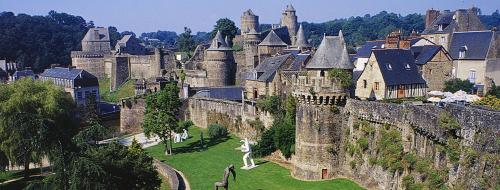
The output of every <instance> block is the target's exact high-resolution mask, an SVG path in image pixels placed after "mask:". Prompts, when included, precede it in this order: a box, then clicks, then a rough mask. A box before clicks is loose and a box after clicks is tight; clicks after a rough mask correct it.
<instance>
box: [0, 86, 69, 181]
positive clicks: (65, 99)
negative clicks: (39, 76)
mask: <svg viewBox="0 0 500 190" xmlns="http://www.w3.org/2000/svg"><path fill="white" fill-rule="evenodd" d="M74 110H75V106H74V103H73V100H72V99H71V97H70V96H69V95H68V94H67V93H66V92H64V91H63V90H62V89H60V88H58V87H56V86H54V85H53V84H51V83H47V82H41V81H38V80H32V79H28V78H26V79H22V80H19V81H16V82H14V83H12V84H9V85H0V149H1V150H2V151H3V152H5V154H6V156H7V157H8V159H9V160H10V161H11V162H12V163H14V164H15V165H20V166H24V170H25V177H28V175H29V174H28V170H29V164H30V163H33V162H35V163H36V162H39V161H40V158H41V157H42V156H43V155H50V154H55V152H57V150H61V149H66V148H67V146H68V144H70V141H71V137H72V136H74V134H75V133H76V130H77V128H76V127H75V126H76V125H75V123H74V117H73V113H74Z"/></svg>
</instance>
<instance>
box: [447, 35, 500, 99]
mask: <svg viewBox="0 0 500 190" xmlns="http://www.w3.org/2000/svg"><path fill="white" fill-rule="evenodd" d="M499 45H500V38H499V37H498V32H495V31H474V32H455V33H453V35H452V41H451V44H450V51H449V52H450V55H451V57H452V58H453V72H452V74H453V76H454V77H456V78H460V79H463V80H469V81H470V82H471V83H474V84H475V87H476V90H477V92H478V93H479V94H481V93H483V92H486V91H487V90H488V89H489V88H490V87H491V84H492V83H493V82H494V83H495V84H500V59H499V58H500V52H499V51H500V47H499Z"/></svg>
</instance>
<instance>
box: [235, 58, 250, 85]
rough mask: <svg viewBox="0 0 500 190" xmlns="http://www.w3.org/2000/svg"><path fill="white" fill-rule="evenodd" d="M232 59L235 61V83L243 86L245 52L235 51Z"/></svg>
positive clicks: (245, 70)
mask: <svg viewBox="0 0 500 190" xmlns="http://www.w3.org/2000/svg"><path fill="white" fill-rule="evenodd" d="M234 61H235V62H236V81H235V84H236V85H240V86H243V85H244V84H245V79H246V73H247V68H246V67H245V52H244V51H235V52H234Z"/></svg>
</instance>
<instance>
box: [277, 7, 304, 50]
mask: <svg viewBox="0 0 500 190" xmlns="http://www.w3.org/2000/svg"><path fill="white" fill-rule="evenodd" d="M295 12H296V11H295V8H293V6H292V5H291V4H290V5H287V6H286V8H285V12H283V16H282V17H281V23H280V24H281V26H286V27H287V28H288V33H289V34H290V38H291V39H290V40H291V41H292V45H293V44H295V41H296V39H297V29H298V28H299V24H298V22H297V15H296V14H295Z"/></svg>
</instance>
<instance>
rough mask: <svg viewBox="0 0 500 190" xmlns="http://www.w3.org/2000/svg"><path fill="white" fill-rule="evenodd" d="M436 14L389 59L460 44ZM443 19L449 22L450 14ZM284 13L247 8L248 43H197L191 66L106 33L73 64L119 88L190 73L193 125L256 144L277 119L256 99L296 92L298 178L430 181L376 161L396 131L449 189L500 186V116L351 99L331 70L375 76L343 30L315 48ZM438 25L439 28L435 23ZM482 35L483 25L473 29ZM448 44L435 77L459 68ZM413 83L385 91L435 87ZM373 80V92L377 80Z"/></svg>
mask: <svg viewBox="0 0 500 190" xmlns="http://www.w3.org/2000/svg"><path fill="white" fill-rule="evenodd" d="M430 13H431V14H428V15H427V17H426V18H427V20H428V21H427V22H428V23H427V24H428V26H427V29H426V31H427V33H426V34H425V35H427V36H428V39H423V38H422V39H421V38H403V37H401V36H400V34H397V35H396V34H391V35H389V37H388V40H386V41H385V46H386V47H388V48H392V49H397V50H390V51H389V50H388V51H386V52H385V53H386V54H384V55H387V56H386V57H387V58H390V56H389V55H390V54H389V53H394V52H396V53H400V52H403V53H404V51H409V50H402V49H405V48H406V49H410V45H412V44H424V45H429V44H428V43H429V42H430V40H429V39H436V40H437V39H438V38H439V39H444V40H446V41H448V40H449V39H450V38H452V36H451V35H448V36H446V38H440V37H439V36H442V35H445V34H442V33H444V32H443V31H442V27H443V26H441V25H439V26H438V25H433V24H431V23H438V24H440V23H441V20H439V18H441V17H439V13H436V12H435V11H431V12H430ZM443 14H444V15H445V16H446V15H447V14H449V12H445V13H443ZM281 16H282V18H281V22H280V23H279V24H275V25H273V27H272V29H270V30H265V31H262V30H261V29H260V28H259V16H257V15H256V14H255V13H253V12H252V11H251V10H247V11H245V12H243V15H242V16H241V27H240V28H241V34H240V35H239V36H236V38H235V39H227V38H226V37H225V36H222V34H221V33H220V32H219V33H217V34H216V36H215V37H214V38H213V39H212V41H211V43H210V44H207V45H200V46H198V47H197V48H196V50H195V52H194V55H193V57H192V58H190V59H189V60H187V61H185V62H181V61H177V60H175V56H174V52H171V51H169V50H164V49H154V50H153V51H149V50H146V49H145V48H144V47H143V46H142V45H141V44H140V43H139V42H138V41H137V39H135V38H134V37H132V36H125V37H123V39H121V40H120V41H118V43H117V45H116V46H115V48H114V49H112V48H111V46H110V40H109V33H108V31H107V29H105V28H93V29H90V30H89V31H88V33H87V34H86V35H85V37H84V39H83V40H82V51H75V52H72V53H71V57H72V60H73V66H76V67H77V68H82V69H85V70H87V71H88V72H90V73H92V74H94V75H95V76H97V77H98V78H110V80H111V86H110V88H111V89H112V90H113V89H116V88H117V87H118V86H119V85H121V84H122V83H123V82H124V81H126V80H129V79H150V78H156V77H165V76H173V77H174V78H175V77H177V76H179V73H180V72H184V73H185V80H184V81H183V83H184V84H183V88H184V91H183V92H184V93H185V96H189V98H187V101H186V104H185V105H184V107H183V112H184V113H183V115H184V117H185V118H186V119H190V120H192V121H193V122H194V123H195V124H196V125H197V126H200V127H207V126H208V125H209V124H212V123H219V124H222V125H225V126H226V127H228V129H229V130H230V131H231V132H233V133H235V134H236V135H238V136H239V137H242V138H245V137H246V138H249V139H253V140H256V139H258V138H259V137H258V136H259V135H260V134H261V133H262V129H258V128H256V127H255V126H254V125H253V124H252V123H254V122H255V121H256V120H260V121H261V122H262V123H263V124H264V126H265V128H269V127H270V126H271V124H272V122H273V121H272V120H273V119H272V117H271V114H270V113H265V112H263V111H262V110H259V109H258V107H257V106H256V103H257V101H258V100H260V99H262V98H264V97H266V96H293V97H295V99H296V100H297V108H296V135H295V153H294V154H293V155H292V158H291V159H290V160H286V162H288V163H289V164H290V165H291V168H292V171H291V173H292V176H293V177H295V178H298V179H302V180H323V179H332V178H349V179H352V180H354V181H356V182H357V183H359V184H361V185H363V186H364V187H366V188H368V189H404V183H406V182H407V181H406V180H405V179H408V178H407V176H411V177H413V178H412V179H414V180H415V182H416V183H419V182H423V181H425V180H426V179H427V178H429V174H425V173H424V172H423V171H408V170H403V171H398V170H396V171H393V170H390V169H389V168H387V167H383V166H381V165H378V164H377V163H378V161H377V160H384V159H385V158H384V157H383V156H384V155H383V151H382V150H383V147H380V146H379V144H380V143H381V141H380V140H381V139H382V138H385V135H386V133H387V131H395V134H397V135H396V137H394V138H396V139H400V140H399V141H398V143H401V146H402V152H404V153H405V154H406V153H413V154H415V155H417V156H418V157H421V158H425V159H426V160H428V162H429V165H430V166H429V167H430V168H439V170H438V169H436V171H447V173H446V174H445V175H442V180H443V183H446V185H447V186H449V187H452V188H456V189H461V188H463V189H481V188H482V187H490V185H491V184H492V183H497V182H498V180H499V179H498V176H499V175H498V174H499V171H498V166H499V164H500V163H499V159H498V152H499V150H500V149H499V146H500V145H499V143H498V139H497V138H498V136H500V125H499V123H500V113H499V112H498V111H492V110H485V109H482V108H476V107H465V106H460V105H455V104H447V105H446V106H444V107H443V108H438V107H435V106H431V105H412V104H391V103H381V102H374V101H362V100H356V99H351V98H350V97H352V94H353V89H351V88H349V87H348V86H347V85H345V84H344V83H345V82H346V81H341V80H338V78H335V77H333V76H332V75H331V74H330V71H336V72H338V73H347V74H348V75H350V76H353V75H354V74H355V72H356V70H361V71H363V69H364V68H361V69H359V68H358V64H355V63H353V61H352V60H351V58H350V56H349V54H348V52H347V47H346V42H345V39H344V36H343V34H342V31H340V32H339V34H338V35H337V36H326V35H325V36H324V37H323V40H322V42H321V44H320V45H319V47H317V48H314V47H311V45H309V43H308V40H307V39H306V37H305V33H304V30H303V28H302V26H301V25H299V24H298V18H297V15H296V10H295V9H294V7H293V6H292V5H288V6H286V8H285V10H284V11H283V13H282V15H281ZM469 16H470V15H469ZM431 17H432V18H431ZM470 17H474V15H473V14H472V16H470ZM450 18H451V17H450ZM460 18H461V17H460ZM436 19H437V20H439V22H437V21H434V20H436ZM449 20H450V19H447V20H446V19H444V21H449ZM462 20H465V19H462ZM466 20H467V21H469V20H471V19H466ZM458 24H460V23H458ZM456 25H457V24H456V23H455V24H454V25H450V27H451V26H456ZM434 26H435V27H437V29H436V31H438V32H437V33H438V34H435V35H437V37H436V36H435V35H434V34H433V33H432V32H429V30H430V29H429V28H430V27H434ZM467 26H469V24H468V25H467ZM470 26H472V24H470ZM446 27H448V25H446ZM477 28H480V27H479V26H478V27H476V28H471V29H470V30H474V29H477ZM460 32H463V31H462V30H461V31H460ZM433 35H434V36H433ZM429 36H430V37H429ZM417 41H418V42H417ZM232 42H234V44H241V45H242V47H243V50H242V51H235V50H234V49H233V48H232V47H231V44H233V43H232ZM432 45H433V44H431V46H432ZM443 45H444V44H443ZM469 48H471V47H469ZM447 49H448V47H445V49H437V50H435V52H438V53H435V54H437V55H439V56H441V57H440V59H439V60H438V61H436V62H441V59H445V60H444V61H442V62H444V63H446V64H447V66H446V67H442V66H433V67H432V68H433V69H435V70H434V72H437V71H439V69H443V68H446V71H442V73H443V76H446V77H449V76H450V75H449V73H451V68H452V61H451V58H450V56H449V55H448V52H447V51H448V50H447ZM374 51H375V50H374ZM377 51H380V52H382V51H383V50H377ZM422 51H423V50H422ZM370 52H371V50H370ZM439 52H441V53H439ZM403 53H401V54H400V55H403ZM457 54H458V53H457ZM409 55H411V54H409ZM374 56H377V54H373V56H372V57H374ZM361 58H362V57H358V62H359V61H360V60H363V59H361ZM368 58H369V55H368V57H366V59H365V60H363V61H365V62H364V63H361V64H359V65H361V67H364V66H365V65H366V66H367V67H368V65H369V66H370V68H375V69H377V67H374V66H373V65H375V66H377V64H379V65H380V64H381V63H377V62H373V63H372V61H369V62H368V61H367V60H368ZM370 59H372V58H370ZM411 59H412V60H413V58H411ZM429 60H431V58H429ZM436 60H437V58H436ZM375 61H377V60H375ZM378 61H380V60H378ZM366 62H368V63H366ZM429 62H431V61H429ZM463 62H466V60H463ZM437 65H439V64H437ZM441 65H444V64H441ZM448 65H449V66H448ZM497 65H498V64H497ZM355 66H356V68H355ZM395 66H396V65H392V66H391V65H390V64H389V65H388V66H387V68H388V70H393V69H397V67H395ZM416 67H419V68H420V69H422V67H423V70H425V69H427V68H426V67H429V66H425V65H424V66H417V65H415V63H408V64H406V66H405V67H401V68H402V69H403V70H405V72H406V71H408V72H409V71H410V70H412V69H414V68H416ZM181 70H182V71H181ZM365 70H366V69H365ZM436 70H437V71H436ZM448 70H450V71H449V72H448ZM415 72H416V71H415ZM495 72H496V71H495ZM374 76H375V75H374ZM408 76H410V75H408ZM408 76H405V77H408ZM412 76H413V75H412ZM414 76H415V77H416V78H413V79H407V81H410V82H412V81H416V82H415V83H414V84H413V83H411V84H404V85H406V86H404V85H399V84H398V83H397V82H398V80H400V78H404V77H400V78H394V80H393V81H392V83H395V84H396V85H393V86H389V85H390V84H385V85H386V86H387V88H388V89H392V88H394V90H395V91H394V93H395V94H396V95H397V97H401V95H403V96H405V97H412V95H414V94H416V95H421V94H422V92H424V93H425V90H426V88H427V87H428V85H426V84H425V81H424V80H423V79H422V77H421V76H420V75H418V76H417V75H414ZM358 77H359V75H358ZM378 77H380V78H382V77H381V76H378ZM384 77H386V76H384ZM369 78H370V77H367V80H368V79H369ZM177 79H178V78H177ZM384 79H386V78H384ZM405 80H406V79H405ZM427 80H428V81H427V83H431V81H430V80H434V79H432V77H427ZM440 80H442V77H441V79H440ZM394 81H395V82H394ZM422 81H424V82H423V83H422ZM354 83H356V82H355V81H354ZM364 83H365V84H364V86H365V88H366V86H367V82H366V81H364ZM358 86H363V84H362V82H361V83H360V81H358ZM380 86H381V87H379V84H378V83H376V85H375V86H374V87H373V88H372V91H371V93H372V94H375V93H373V90H378V88H382V89H383V88H384V87H385V86H384V84H382V85H380ZM401 86H403V87H401ZM401 88H402V89H401ZM413 88H414V89H413ZM367 93H368V94H369V93H370V92H369V91H368V92H367ZM412 93H414V94H412ZM193 94H194V95H193ZM367 97H368V96H367ZM121 106H122V109H121V116H120V120H121V122H120V123H121V130H123V131H134V129H138V128H140V127H139V126H140V123H141V122H142V121H141V120H142V119H141V117H142V114H143V110H144V100H143V99H141V98H129V99H124V100H122V105H121ZM443 115H450V116H451V118H452V119H453V120H456V121H457V122H458V124H459V128H456V129H447V128H443V127H441V122H442V121H441V120H442V119H441V117H442V116H443ZM362 138H367V139H368V145H366V147H364V149H362V150H360V149H358V150H353V149H354V147H358V145H357V144H360V143H359V140H360V139H362ZM452 142H458V144H459V147H462V148H461V149H458V150H457V149H451V148H450V147H456V146H455V144H452ZM453 151H455V152H454V153H456V154H458V158H456V156H455V157H454V158H453V159H452V157H451V153H453ZM471 152H475V154H472V153H471ZM472 156H473V158H471V157H472ZM398 159H402V158H398ZM457 159H458V160H457ZM433 171H434V170H433ZM433 175H434V174H433ZM493 186H494V184H493Z"/></svg>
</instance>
